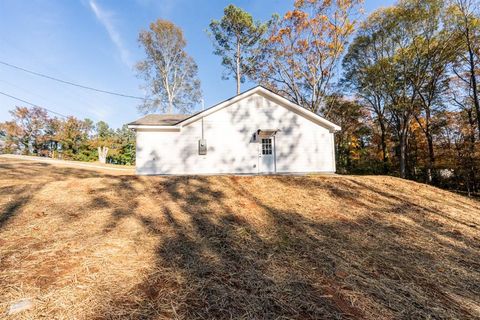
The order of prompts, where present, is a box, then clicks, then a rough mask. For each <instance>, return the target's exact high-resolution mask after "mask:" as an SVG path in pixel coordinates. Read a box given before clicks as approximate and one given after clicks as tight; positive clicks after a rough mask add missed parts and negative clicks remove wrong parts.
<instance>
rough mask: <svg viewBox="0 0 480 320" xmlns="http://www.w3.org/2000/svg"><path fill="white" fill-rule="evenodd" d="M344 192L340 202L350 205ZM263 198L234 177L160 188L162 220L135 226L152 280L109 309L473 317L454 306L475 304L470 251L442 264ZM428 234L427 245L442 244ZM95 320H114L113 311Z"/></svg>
mask: <svg viewBox="0 0 480 320" xmlns="http://www.w3.org/2000/svg"><path fill="white" fill-rule="evenodd" d="M245 179H248V178H245ZM272 179H274V178H272ZM282 179H285V180H284V181H286V180H288V177H285V178H282ZM305 179H310V178H304V180H305ZM218 181H220V182H221V183H220V184H218V183H219V182H218ZM346 187H348V186H343V187H342V186H341V187H338V188H339V190H341V192H335V191H334V192H333V194H334V195H335V197H337V198H339V200H340V201H344V200H351V201H355V196H356V195H355V194H352V193H351V192H349V191H348V190H349V189H345V188H346ZM222 188H223V189H222ZM227 190H228V192H227ZM259 191H260V190H249V189H248V188H247V187H245V185H242V184H241V183H238V179H237V178H233V177H221V178H219V177H215V178H207V177H171V178H168V179H163V180H161V181H156V182H154V183H153V184H152V194H151V196H157V197H158V212H157V215H156V216H155V217H148V218H147V217H141V218H140V220H141V221H142V223H143V224H144V226H145V227H146V228H147V229H148V230H149V232H153V233H154V234H156V235H157V237H158V239H159V241H158V246H157V249H156V261H155V265H154V267H153V268H152V269H151V272H150V274H148V276H147V277H146V278H145V281H143V282H142V283H141V284H140V285H138V286H136V287H135V289H134V290H133V291H131V292H129V293H128V295H126V296H122V297H118V300H115V299H114V301H112V305H111V308H112V310H116V308H124V309H125V310H130V312H131V313H130V315H131V318H139V319H163V318H181V319H231V318H236V319H237V318H241V319H340V318H352V319H361V318H365V317H367V316H370V317H372V315H376V316H378V317H385V318H387V317H396V318H426V317H432V318H452V317H460V318H465V319H467V318H474V317H475V316H474V315H473V314H472V313H471V311H470V310H469V309H468V308H466V307H465V306H464V305H462V304H461V303H459V302H457V301H455V300H453V299H452V298H451V294H455V295H458V296H463V297H467V298H470V299H475V298H474V297H476V296H478V295H479V294H480V288H479V286H478V285H474V284H473V285H472V283H475V281H476V280H478V279H479V278H480V272H479V271H475V270H472V264H469V263H466V262H465V261H462V260H459V257H461V256H463V255H465V254H466V255H468V256H469V257H470V258H471V259H472V260H475V259H480V256H479V254H478V252H475V250H474V249H472V248H466V249H465V248H462V249H461V248H460V247H459V246H450V247H447V246H445V253H446V254H445V255H444V256H441V257H440V256H438V253H436V252H431V251H430V250H429V248H421V247H419V246H418V245H416V244H415V243H412V242H411V239H409V238H406V237H404V233H403V231H402V230H401V229H400V228H398V227H397V226H392V225H391V224H389V223H387V222H384V221H382V220H376V219H372V218H366V217H362V218H358V219H352V220H350V221H316V220H314V219H312V218H308V217H306V216H304V215H303V214H301V212H297V211H295V210H293V209H291V208H281V209H279V208H278V207H276V206H272V205H268V204H266V203H265V202H264V201H262V200H261V199H260V197H258V196H257V192H259ZM317 192H318V190H317ZM232 194H233V195H235V197H236V198H239V199H242V201H243V200H245V201H244V203H252V204H253V205H254V206H252V210H253V208H255V211H256V212H257V213H258V215H259V216H261V218H262V219H266V220H267V221H268V227H265V228H266V229H265V230H262V229H261V227H259V226H258V225H256V224H255V223H254V222H253V221H250V220H249V219H248V216H245V215H242V214H241V213H239V211H240V209H239V208H238V207H234V206H232V201H231V200H232V199H230V198H229V197H231V196H232ZM383 196H387V195H386V194H385V195H383ZM394 200H395V199H394ZM397 200H398V199H396V200H395V201H397ZM358 204H359V205H365V203H363V202H359V203H358ZM243 209H245V208H243ZM416 223H419V222H418V221H417V222H416ZM421 227H423V226H421ZM414 228H417V226H414ZM429 231H430V234H427V235H425V236H427V237H436V236H441V235H442V234H441V233H440V232H439V230H437V229H435V228H431V229H429ZM422 236H423V235H422ZM439 245H440V246H442V244H439ZM439 270H443V271H439ZM439 272H441V273H439ZM433 274H436V275H438V276H434V275H433ZM472 297H473V298H472ZM365 301H369V306H368V307H365V305H364V304H365ZM99 314H101V316H100V317H101V318H113V313H109V310H102V311H101V312H100V313H99Z"/></svg>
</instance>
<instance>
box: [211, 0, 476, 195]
mask: <svg viewBox="0 0 480 320" xmlns="http://www.w3.org/2000/svg"><path fill="white" fill-rule="evenodd" d="M359 6H360V3H359V1H355V0H337V1H330V0H310V1H304V0H297V1H295V2H294V8H293V9H292V10H291V11H289V12H287V13H286V14H285V15H284V16H283V17H278V16H274V17H273V18H272V19H271V20H270V21H268V22H266V23H264V24H261V23H259V22H253V19H252V18H251V16H250V19H245V18H244V15H245V13H243V15H242V16H241V17H242V19H235V18H232V17H231V16H232V10H233V9H232V8H231V6H230V7H227V8H226V9H225V16H224V17H223V18H222V20H221V21H220V22H218V21H213V22H212V24H211V26H210V29H211V33H212V35H213V37H212V39H213V41H214V43H215V44H216V45H217V49H216V50H215V52H214V53H215V54H218V55H220V56H222V59H223V60H222V62H223V65H224V66H225V67H226V70H227V72H228V73H229V74H233V75H234V76H235V77H236V80H237V88H238V84H239V83H240V82H242V81H243V80H244V78H245V77H248V78H250V79H251V80H253V81H256V82H259V83H260V84H262V85H264V86H266V87H268V88H270V89H272V90H274V91H276V92H278V93H279V94H281V95H283V96H285V97H286V98H288V99H290V100H292V101H293V102H296V103H298V104H300V105H302V106H303V107H305V108H307V109H309V110H311V111H312V112H315V113H318V114H320V115H322V116H324V117H326V118H327V119H330V120H332V121H333V122H335V123H337V124H339V125H341V127H342V131H341V132H339V133H338V134H337V135H336V150H337V162H338V163H337V170H338V171H339V172H343V173H370V174H371V173H374V174H393V175H398V176H400V177H402V178H409V179H414V180H418V181H423V182H427V183H430V184H435V185H439V186H443V187H447V188H455V189H458V190H464V191H466V192H468V193H469V194H470V193H478V192H479V188H480V181H479V177H478V176H479V174H478V173H477V172H478V171H479V168H480V150H479V148H480V142H479V140H480V103H479V97H478V95H479V93H478V91H479V84H478V76H479V75H480V15H479V11H478V10H479V8H480V4H479V2H478V1H476V0H423V1H416V0H399V1H398V2H397V3H396V4H395V5H393V6H391V7H387V8H381V9H379V10H377V11H375V12H373V13H372V14H370V15H369V16H368V17H367V18H366V19H364V20H363V21H359V20H358V17H359V12H360V11H359ZM237 10H240V11H241V9H237ZM238 15H239V16H240V14H238ZM219 26H222V28H223V30H222V28H219ZM252 28H253V29H254V30H257V32H259V31H258V30H260V31H261V33H262V36H261V37H255V38H254V39H257V38H258V41H257V42H256V43H254V44H252V43H251V42H248V41H249V40H248V39H251V38H247V40H242V37H234V36H231V32H232V31H231V30H234V31H235V32H237V33H238V32H240V33H241V32H242V31H241V30H244V29H245V30H248V32H251V31H250V30H252ZM239 30H240V31H239ZM225 34H229V35H230V36H229V37H228V39H233V40H234V42H233V43H227V42H226V41H225V37H224V36H222V35H225ZM235 41H237V42H240V44H237V45H235ZM244 41H246V42H247V43H248V46H241V44H242V42H244ZM219 48H220V49H219ZM232 48H236V50H232ZM235 63H236V64H237V65H236V66H235ZM239 64H240V65H239ZM242 71H243V74H240V75H239V73H240V72H242Z"/></svg>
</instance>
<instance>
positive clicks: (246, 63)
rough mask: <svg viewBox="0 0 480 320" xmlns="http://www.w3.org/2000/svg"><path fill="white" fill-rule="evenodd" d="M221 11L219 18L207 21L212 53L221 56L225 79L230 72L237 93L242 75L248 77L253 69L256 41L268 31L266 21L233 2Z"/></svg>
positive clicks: (256, 52) (242, 78) (255, 58)
mask: <svg viewBox="0 0 480 320" xmlns="http://www.w3.org/2000/svg"><path fill="white" fill-rule="evenodd" d="M223 12H224V15H223V17H222V18H221V19H220V20H212V21H211V22H210V26H209V34H210V36H211V38H212V40H213V43H214V46H215V51H214V52H213V53H214V54H216V55H218V56H220V57H222V65H223V66H224V67H225V69H226V74H224V79H228V76H229V75H233V76H234V77H235V79H236V84H237V94H239V93H240V84H241V83H243V82H244V81H245V77H251V76H252V75H253V73H254V72H255V69H256V68H255V64H256V60H257V57H258V54H259V50H258V44H259V42H260V40H261V38H262V36H263V35H264V33H265V32H266V30H267V24H265V23H261V22H258V21H254V20H253V17H252V16H251V15H250V14H249V13H248V12H246V11H244V10H243V9H241V8H238V7H236V6H234V5H233V4H230V5H228V6H227V7H226V8H225V9H224V11H223Z"/></svg>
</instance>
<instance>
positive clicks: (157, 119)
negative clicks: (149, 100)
mask: <svg viewBox="0 0 480 320" xmlns="http://www.w3.org/2000/svg"><path fill="white" fill-rule="evenodd" d="M188 117H189V115H187V114H147V115H146V116H144V117H142V118H140V119H138V120H135V121H133V122H130V123H129V124H128V125H129V126H130V125H147V126H155V125H157V126H172V125H174V124H176V123H178V122H180V121H182V120H184V119H186V118H188Z"/></svg>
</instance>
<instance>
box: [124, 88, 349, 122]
mask: <svg viewBox="0 0 480 320" xmlns="http://www.w3.org/2000/svg"><path fill="white" fill-rule="evenodd" d="M255 93H261V94H263V95H264V96H267V97H269V98H270V99H272V100H276V101H278V102H280V103H281V104H283V105H285V106H287V107H288V108H291V109H293V110H295V111H297V112H298V113H299V114H301V115H302V116H304V117H305V118H309V119H311V120H313V121H316V122H317V123H320V124H322V125H323V126H325V127H327V128H329V129H330V130H333V131H339V130H340V129H341V128H340V127H339V126H338V125H336V124H334V123H333V122H330V121H328V120H327V119H325V118H322V117H320V116H319V115H318V114H316V113H314V112H312V111H310V110H308V109H305V108H304V107H301V106H299V105H298V104H296V103H293V102H291V101H290V100H288V99H286V98H284V97H282V96H280V95H279V94H277V93H275V92H273V91H271V90H268V89H267V88H265V87H263V86H256V87H254V88H251V89H249V90H247V91H244V92H242V93H240V94H238V95H236V96H234V97H231V98H229V99H227V100H224V101H222V102H220V103H217V104H216V105H214V106H212V107H210V108H208V109H205V110H203V111H200V112H197V113H195V114H193V115H165V116H170V117H171V116H177V117H178V118H179V120H178V121H177V122H174V121H173V120H172V121H170V122H168V123H167V122H163V121H162V122H160V121H159V122H157V123H155V122H150V123H142V122H140V123H138V122H139V121H140V120H142V119H144V118H146V117H144V118H142V119H139V120H137V121H134V122H131V123H129V128H140V127H142V126H148V127H152V128H153V127H155V126H159V127H165V126H171V127H176V128H180V127H183V126H186V125H188V124H190V123H192V122H195V121H197V120H198V119H200V118H202V117H205V116H207V115H209V114H212V113H214V112H216V111H218V110H220V109H223V108H225V107H227V106H229V105H231V104H233V103H235V102H237V101H240V100H242V99H245V98H246V97H249V96H251V95H253V94H255ZM154 116H161V115H154ZM182 117H183V118H182ZM152 120H153V119H152Z"/></svg>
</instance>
